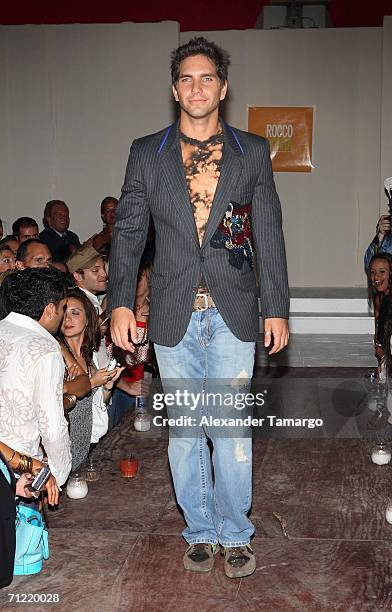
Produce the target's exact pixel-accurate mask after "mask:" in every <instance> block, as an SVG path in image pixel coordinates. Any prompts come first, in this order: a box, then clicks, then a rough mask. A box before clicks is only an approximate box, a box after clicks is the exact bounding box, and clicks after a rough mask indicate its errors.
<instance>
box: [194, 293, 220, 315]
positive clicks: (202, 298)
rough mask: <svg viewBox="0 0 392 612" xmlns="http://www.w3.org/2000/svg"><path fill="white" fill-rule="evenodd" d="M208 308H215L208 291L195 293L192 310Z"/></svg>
mask: <svg viewBox="0 0 392 612" xmlns="http://www.w3.org/2000/svg"><path fill="white" fill-rule="evenodd" d="M208 308H215V302H214V300H213V299H212V297H211V294H210V293H196V298H195V301H194V303H193V310H199V311H200V310H201V311H203V310H207V309H208Z"/></svg>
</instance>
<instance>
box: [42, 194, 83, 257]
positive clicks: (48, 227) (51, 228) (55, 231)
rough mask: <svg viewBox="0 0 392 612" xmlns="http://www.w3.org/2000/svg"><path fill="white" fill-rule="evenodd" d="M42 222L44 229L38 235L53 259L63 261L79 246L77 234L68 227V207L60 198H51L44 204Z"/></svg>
mask: <svg viewBox="0 0 392 612" xmlns="http://www.w3.org/2000/svg"><path fill="white" fill-rule="evenodd" d="M43 223H44V226H45V229H44V230H42V232H41V233H40V235H39V237H40V239H41V240H42V241H43V242H45V243H46V244H47V245H48V247H49V249H50V252H51V253H52V256H53V259H54V260H55V261H61V262H65V261H66V260H67V259H68V257H69V256H70V255H71V253H73V252H74V251H76V249H78V248H79V247H80V240H79V237H78V236H77V234H75V233H74V232H71V231H70V230H69V229H68V228H69V209H68V206H67V205H66V203H65V202H63V201H62V200H51V201H50V202H48V203H47V204H46V206H45V210H44V218H43Z"/></svg>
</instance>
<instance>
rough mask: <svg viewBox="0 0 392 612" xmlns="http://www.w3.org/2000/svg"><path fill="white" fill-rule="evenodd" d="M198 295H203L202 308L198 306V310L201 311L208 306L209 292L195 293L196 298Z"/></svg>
mask: <svg viewBox="0 0 392 612" xmlns="http://www.w3.org/2000/svg"><path fill="white" fill-rule="evenodd" d="M198 297H203V298H204V308H200V309H199V310H200V312H203V311H204V310H207V309H208V308H209V306H208V297H209V294H208V293H196V298H198Z"/></svg>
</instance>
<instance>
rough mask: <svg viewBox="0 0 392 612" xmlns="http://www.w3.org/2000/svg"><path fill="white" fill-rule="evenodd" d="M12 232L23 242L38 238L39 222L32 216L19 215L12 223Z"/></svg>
mask: <svg viewBox="0 0 392 612" xmlns="http://www.w3.org/2000/svg"><path fill="white" fill-rule="evenodd" d="M12 233H13V235H14V236H15V238H17V239H18V242H19V244H21V243H22V242H24V241H25V240H30V238H38V224H37V222H36V221H35V220H34V219H32V218H31V217H19V219H17V220H16V221H14V223H13V224H12Z"/></svg>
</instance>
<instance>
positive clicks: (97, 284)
mask: <svg viewBox="0 0 392 612" xmlns="http://www.w3.org/2000/svg"><path fill="white" fill-rule="evenodd" d="M67 266H68V270H69V271H70V273H71V274H72V276H73V277H74V279H75V282H76V284H77V286H78V287H79V289H81V290H82V291H84V293H85V294H86V295H87V297H88V298H89V300H90V301H91V302H92V304H93V306H95V308H96V310H97V312H98V314H101V313H102V306H101V301H102V300H101V301H100V300H99V298H98V297H97V296H98V295H102V294H103V293H105V292H106V290H107V287H108V275H107V273H106V267H105V261H104V259H103V257H102V255H101V254H100V253H98V251H96V250H95V249H94V247H92V246H84V247H81V248H80V249H78V250H77V251H75V253H73V255H71V257H70V258H69V259H68V260H67Z"/></svg>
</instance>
